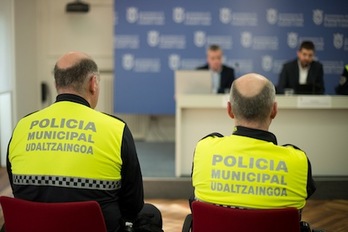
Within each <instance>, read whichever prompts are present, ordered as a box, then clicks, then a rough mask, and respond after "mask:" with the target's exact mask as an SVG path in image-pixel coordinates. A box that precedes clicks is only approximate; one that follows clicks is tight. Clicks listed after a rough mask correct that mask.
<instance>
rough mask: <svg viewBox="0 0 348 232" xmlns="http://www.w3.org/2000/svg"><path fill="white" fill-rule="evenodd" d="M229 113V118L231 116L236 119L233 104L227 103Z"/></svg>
mask: <svg viewBox="0 0 348 232" xmlns="http://www.w3.org/2000/svg"><path fill="white" fill-rule="evenodd" d="M227 113H228V116H230V118H232V119H233V118H234V114H233V112H232V104H231V102H227Z"/></svg>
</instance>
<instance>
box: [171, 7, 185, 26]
mask: <svg viewBox="0 0 348 232" xmlns="http://www.w3.org/2000/svg"><path fill="white" fill-rule="evenodd" d="M173 21H174V22H176V23H182V22H184V21H185V9H184V8H182V7H175V8H174V9H173Z"/></svg>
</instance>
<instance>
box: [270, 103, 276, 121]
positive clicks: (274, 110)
mask: <svg viewBox="0 0 348 232" xmlns="http://www.w3.org/2000/svg"><path fill="white" fill-rule="evenodd" d="M277 113H278V104H277V102H274V103H273V107H272V112H271V119H274V118H275V117H276V115H277Z"/></svg>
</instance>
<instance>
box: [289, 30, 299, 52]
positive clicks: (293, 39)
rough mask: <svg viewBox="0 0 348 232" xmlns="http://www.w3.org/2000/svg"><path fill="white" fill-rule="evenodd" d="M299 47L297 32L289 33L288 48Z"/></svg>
mask: <svg viewBox="0 0 348 232" xmlns="http://www.w3.org/2000/svg"><path fill="white" fill-rule="evenodd" d="M297 45H298V34H297V33H296V32H289V33H288V46H289V47H290V48H296V47H297Z"/></svg>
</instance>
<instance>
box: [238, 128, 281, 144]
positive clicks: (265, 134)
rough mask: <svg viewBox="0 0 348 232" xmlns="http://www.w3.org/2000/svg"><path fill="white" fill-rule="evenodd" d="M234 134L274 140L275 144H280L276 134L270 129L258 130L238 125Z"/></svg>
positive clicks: (269, 140)
mask: <svg viewBox="0 0 348 232" xmlns="http://www.w3.org/2000/svg"><path fill="white" fill-rule="evenodd" d="M233 134H234V135H240V136H246V137H250V138H254V139H260V140H264V141H267V142H272V143H274V144H275V145H277V144H278V143H277V138H276V137H275V135H274V134H273V133H271V132H269V131H264V130H258V129H253V128H248V127H244V126H236V127H235V128H234V131H233Z"/></svg>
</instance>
